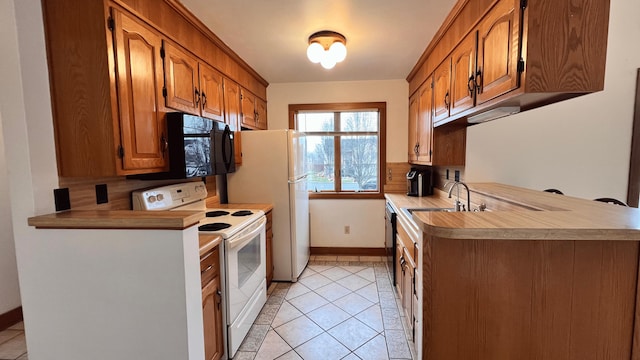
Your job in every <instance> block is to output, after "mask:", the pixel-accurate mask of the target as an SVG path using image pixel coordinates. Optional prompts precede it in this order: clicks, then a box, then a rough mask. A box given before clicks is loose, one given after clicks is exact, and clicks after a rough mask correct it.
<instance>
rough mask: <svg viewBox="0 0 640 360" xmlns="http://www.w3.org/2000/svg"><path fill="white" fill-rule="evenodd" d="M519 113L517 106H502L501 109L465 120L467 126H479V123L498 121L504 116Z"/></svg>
mask: <svg viewBox="0 0 640 360" xmlns="http://www.w3.org/2000/svg"><path fill="white" fill-rule="evenodd" d="M519 112H520V107H519V106H503V107H499V108H495V109H491V110H489V111H485V112H483V113H480V114H476V115H473V116H469V117H468V118H467V123H469V125H473V124H479V123H483V122H487V121H490V120H495V119H499V118H502V117H505V116H509V115H513V114H517V113H519Z"/></svg>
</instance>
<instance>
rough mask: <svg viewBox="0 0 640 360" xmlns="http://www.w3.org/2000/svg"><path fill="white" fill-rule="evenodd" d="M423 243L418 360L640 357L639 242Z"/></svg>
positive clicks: (439, 240)
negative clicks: (638, 340)
mask: <svg viewBox="0 0 640 360" xmlns="http://www.w3.org/2000/svg"><path fill="white" fill-rule="evenodd" d="M426 237H427V239H426V241H425V243H426V244H428V245H427V246H429V247H430V248H431V249H429V250H428V251H427V252H428V253H429V254H430V258H428V259H426V258H425V259H424V260H423V261H424V262H425V263H426V262H427V261H428V262H429V264H430V266H428V267H427V266H425V271H424V272H423V289H424V297H425V302H424V305H423V319H424V322H425V326H423V330H424V336H423V339H424V341H423V346H422V349H423V358H426V359H440V360H457V359H477V360H511V359H566V360H596V359H636V358H638V354H637V353H636V354H634V352H637V350H636V351H634V350H633V346H632V343H633V338H634V336H633V334H634V317H635V313H636V307H635V306H636V291H637V275H638V243H637V242H635V241H596V240H594V241H572V240H554V241H544V240H542V241H528V240H515V241H509V240H498V239H495V240H462V239H445V238H436V237H429V236H428V235H426ZM429 289H430V291H428V290H429ZM427 305H428V306H427ZM426 324H428V326H427V325H426Z"/></svg>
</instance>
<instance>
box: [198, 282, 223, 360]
mask: <svg viewBox="0 0 640 360" xmlns="http://www.w3.org/2000/svg"><path fill="white" fill-rule="evenodd" d="M202 322H203V326H204V358H205V359H206V360H218V359H220V358H221V357H222V353H223V352H224V349H223V345H222V297H221V292H220V276H219V275H218V276H216V277H214V278H213V279H212V280H211V281H210V282H209V283H208V284H207V285H205V286H204V287H203V288H202Z"/></svg>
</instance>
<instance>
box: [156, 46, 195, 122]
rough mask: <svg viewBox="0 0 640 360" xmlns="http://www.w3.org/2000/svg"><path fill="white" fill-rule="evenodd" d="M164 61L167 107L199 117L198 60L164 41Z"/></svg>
mask: <svg viewBox="0 0 640 360" xmlns="http://www.w3.org/2000/svg"><path fill="white" fill-rule="evenodd" d="M164 61H165V63H164V68H165V75H166V85H165V86H166V94H167V95H166V98H165V101H166V105H167V107H170V108H172V109H175V110H179V111H184V112H186V113H190V114H193V115H200V88H199V76H198V59H197V58H195V57H194V56H192V55H190V54H189V53H187V52H186V51H185V50H183V49H181V48H179V47H178V46H175V45H173V44H172V43H170V42H168V41H165V42H164Z"/></svg>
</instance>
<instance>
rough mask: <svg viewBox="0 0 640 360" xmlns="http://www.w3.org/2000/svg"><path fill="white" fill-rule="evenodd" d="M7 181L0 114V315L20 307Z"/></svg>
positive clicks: (0, 116) (0, 117) (0, 115)
mask: <svg viewBox="0 0 640 360" xmlns="http://www.w3.org/2000/svg"><path fill="white" fill-rule="evenodd" d="M9 201H10V200H9V181H8V177H7V163H6V161H5V154H4V137H3V134H2V113H0V229H2V231H0V289H2V291H0V314H4V313H6V312H7V311H9V310H12V309H15V308H17V307H18V306H20V288H19V287H18V268H17V265H16V249H15V245H14V241H13V227H12V226H11V204H10V203H9Z"/></svg>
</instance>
